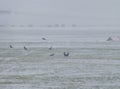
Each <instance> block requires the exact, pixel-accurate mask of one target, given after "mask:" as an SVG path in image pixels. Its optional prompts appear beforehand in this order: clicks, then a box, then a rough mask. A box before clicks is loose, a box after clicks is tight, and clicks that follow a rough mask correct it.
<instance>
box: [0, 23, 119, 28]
mask: <svg viewBox="0 0 120 89" xmlns="http://www.w3.org/2000/svg"><path fill="white" fill-rule="evenodd" d="M0 27H12V28H15V27H19V28H24V27H29V28H34V27H45V28H54V27H56V28H61V27H62V28H64V27H120V25H79V24H48V25H33V24H28V25H24V24H19V25H18V24H17V25H15V24H11V25H10V24H8V25H3V24H0Z"/></svg>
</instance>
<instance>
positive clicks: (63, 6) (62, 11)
mask: <svg viewBox="0 0 120 89" xmlns="http://www.w3.org/2000/svg"><path fill="white" fill-rule="evenodd" d="M0 10H10V11H12V13H11V14H1V13H0V24H11V25H12V24H15V25H20V24H23V25H24V24H38V25H40V24H56V23H58V24H79V25H98V26H99V25H113V26H114V25H115V26H116V25H119V26H120V24H119V23H120V0H0ZM5 29H6V30H5ZM5 29H4V30H3V28H0V37H1V38H3V39H4V38H6V37H7V38H9V35H12V36H13V35H14V37H15V36H16V37H17V36H18V35H19V37H21V35H22V36H23V37H25V36H30V35H31V34H32V36H35V35H36V34H37V35H39V33H40V34H41V31H37V32H35V31H33V30H31V31H27V30H26V32H23V30H20V31H15V29H14V30H13V29H11V30H9V28H5ZM77 30H78V29H77ZM107 30H108V29H107ZM44 33H45V32H44ZM50 33H53V32H50ZM56 33H57V34H58V33H59V32H56ZM56 33H54V34H56ZM74 33H75V32H74ZM76 33H77V34H78V32H77V31H76ZM16 34H17V35H16ZM71 34H72V32H71ZM14 37H13V38H14Z"/></svg>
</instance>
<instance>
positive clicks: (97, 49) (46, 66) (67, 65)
mask: <svg viewBox="0 0 120 89" xmlns="http://www.w3.org/2000/svg"><path fill="white" fill-rule="evenodd" d="M10 44H12V45H13V48H9V45H10ZM45 44H46V45H45ZM47 44H48V43H43V44H41V43H39V42H27V43H26V42H1V43H0V89H120V55H119V53H120V47H119V42H118V43H117V42H87V43H86V42H78V43H71V45H70V43H69V45H70V46H67V45H68V44H65V45H64V47H63V46H62V45H63V43H61V45H57V46H53V49H52V50H49V45H50V44H49V45H47ZM51 44H52V45H53V43H52V42H51ZM24 45H25V46H26V47H27V48H28V50H24V49H23V46H24ZM39 45H40V46H39ZM41 45H45V47H43V46H41ZM74 45H75V46H74ZM64 51H69V53H70V55H69V56H68V57H64V55H63V52H64ZM52 53H54V54H55V55H54V56H50V54H52Z"/></svg>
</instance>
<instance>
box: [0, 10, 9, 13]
mask: <svg viewBox="0 0 120 89" xmlns="http://www.w3.org/2000/svg"><path fill="white" fill-rule="evenodd" d="M0 14H11V11H9V10H0Z"/></svg>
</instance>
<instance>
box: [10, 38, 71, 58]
mask: <svg viewBox="0 0 120 89" xmlns="http://www.w3.org/2000/svg"><path fill="white" fill-rule="evenodd" d="M42 40H46V38H42ZM9 47H10V48H13V46H12V45H9ZM23 48H24V50H28V48H27V47H25V46H24V47H23ZM52 49H53V47H52V46H50V48H49V50H52ZM54 55H55V53H51V54H50V55H49V56H54ZM63 55H64V56H66V57H67V56H69V52H63Z"/></svg>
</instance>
